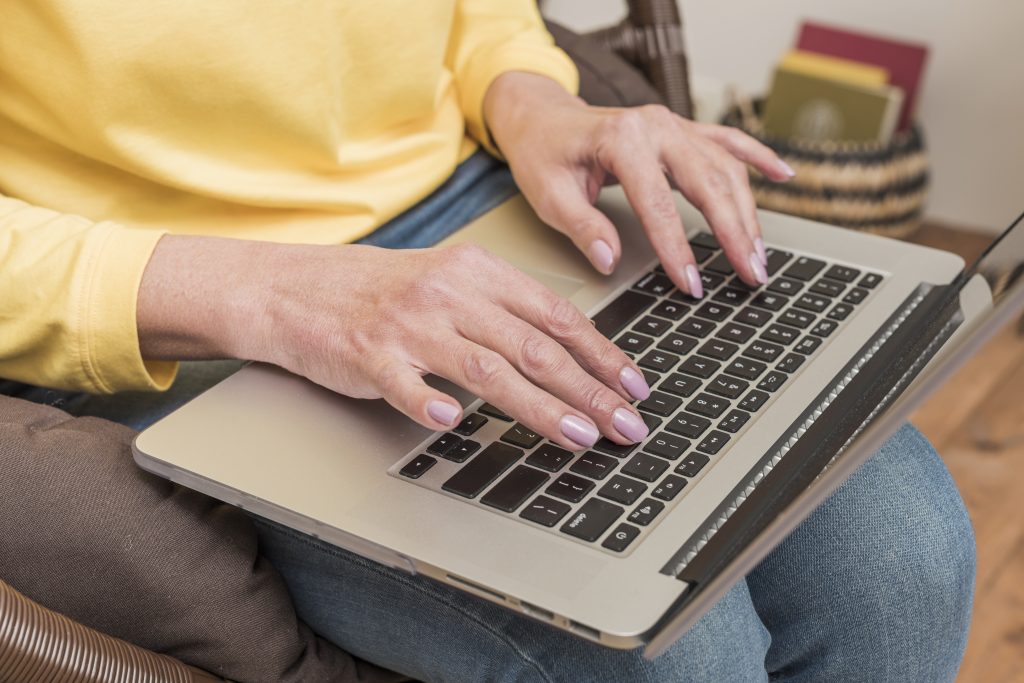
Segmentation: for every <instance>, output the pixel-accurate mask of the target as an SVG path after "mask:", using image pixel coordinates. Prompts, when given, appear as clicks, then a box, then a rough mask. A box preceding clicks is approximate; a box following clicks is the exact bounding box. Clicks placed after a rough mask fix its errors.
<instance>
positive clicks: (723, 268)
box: [703, 251, 735, 275]
mask: <svg viewBox="0 0 1024 683" xmlns="http://www.w3.org/2000/svg"><path fill="white" fill-rule="evenodd" d="M703 270H707V271H710V272H712V273H718V274H719V275H732V274H733V273H734V272H735V271H734V270H733V269H732V264H731V263H729V257H728V256H726V255H725V252H724V251H723V252H722V253H720V254H719V255H718V256H716V257H715V258H713V259H711V261H710V262H709V263H707V264H705V265H704V268H703Z"/></svg>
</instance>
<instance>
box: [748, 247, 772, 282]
mask: <svg viewBox="0 0 1024 683" xmlns="http://www.w3.org/2000/svg"><path fill="white" fill-rule="evenodd" d="M750 267H751V268H752V269H753V270H754V277H755V278H756V279H757V281H758V282H760V283H761V284H762V285H766V284H768V271H766V270H765V269H764V264H762V263H761V258H760V257H759V256H758V255H757V254H751V255H750Z"/></svg>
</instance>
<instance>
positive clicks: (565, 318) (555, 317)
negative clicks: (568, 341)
mask: <svg viewBox="0 0 1024 683" xmlns="http://www.w3.org/2000/svg"><path fill="white" fill-rule="evenodd" d="M546 317H547V320H545V323H546V324H547V327H548V329H549V330H551V332H552V333H553V334H554V335H555V336H557V337H560V338H565V337H568V336H570V335H572V334H573V333H574V332H576V331H577V330H578V329H579V327H580V326H581V325H582V323H583V314H582V313H580V310H579V309H578V308H576V306H574V305H573V304H572V302H571V301H569V300H568V299H566V298H564V297H560V296H557V295H553V296H552V300H551V302H550V305H548V307H547V313H546Z"/></svg>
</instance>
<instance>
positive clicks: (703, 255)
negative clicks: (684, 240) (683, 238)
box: [690, 244, 715, 263]
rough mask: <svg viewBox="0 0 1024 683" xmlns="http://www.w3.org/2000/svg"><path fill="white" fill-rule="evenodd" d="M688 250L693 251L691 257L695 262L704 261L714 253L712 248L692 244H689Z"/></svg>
mask: <svg viewBox="0 0 1024 683" xmlns="http://www.w3.org/2000/svg"><path fill="white" fill-rule="evenodd" d="M690 250H691V251H692V252H693V258H694V260H695V261H697V263H704V262H705V261H707V260H708V259H709V258H711V256H712V255H713V254H714V253H715V251H714V250H713V249H705V248H704V247H698V246H696V245H694V244H691V245H690Z"/></svg>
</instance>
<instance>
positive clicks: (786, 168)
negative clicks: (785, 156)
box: [779, 159, 796, 178]
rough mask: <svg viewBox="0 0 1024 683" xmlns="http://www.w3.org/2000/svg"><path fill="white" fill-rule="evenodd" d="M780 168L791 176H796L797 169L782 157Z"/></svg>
mask: <svg viewBox="0 0 1024 683" xmlns="http://www.w3.org/2000/svg"><path fill="white" fill-rule="evenodd" d="M779 168H780V169H782V172H783V173H785V174H786V175H788V176H789V177H790V178H792V177H794V176H796V171H794V170H793V167H792V166H790V165H789V164H787V163H786V162H785V161H783V160H782V159H779Z"/></svg>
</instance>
